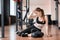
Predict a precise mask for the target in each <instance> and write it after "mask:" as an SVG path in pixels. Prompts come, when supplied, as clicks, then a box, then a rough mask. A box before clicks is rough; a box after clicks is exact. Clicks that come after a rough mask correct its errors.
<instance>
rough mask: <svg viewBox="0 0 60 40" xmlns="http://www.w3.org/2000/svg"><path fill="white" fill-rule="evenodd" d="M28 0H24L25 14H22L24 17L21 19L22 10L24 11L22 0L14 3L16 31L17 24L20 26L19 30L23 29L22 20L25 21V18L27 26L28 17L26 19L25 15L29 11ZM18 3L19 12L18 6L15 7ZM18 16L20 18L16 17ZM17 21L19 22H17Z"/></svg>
mask: <svg viewBox="0 0 60 40" xmlns="http://www.w3.org/2000/svg"><path fill="white" fill-rule="evenodd" d="M29 2H30V1H29V0H26V6H25V8H26V10H25V11H26V14H25V16H24V19H22V17H23V16H22V11H24V10H23V0H20V1H19V2H17V3H16V31H18V25H19V26H21V30H22V29H23V28H22V27H23V24H24V23H23V22H25V20H26V23H25V24H26V26H27V21H28V19H27V15H28V13H29V7H30V6H29V5H30V4H29ZM18 4H19V10H20V12H18V8H17V6H18ZM18 13H20V14H18ZM18 16H20V18H19V17H18ZM18 23H19V24H18Z"/></svg>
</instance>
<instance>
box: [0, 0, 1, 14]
mask: <svg viewBox="0 0 60 40" xmlns="http://www.w3.org/2000/svg"><path fill="white" fill-rule="evenodd" d="M0 14H1V0H0Z"/></svg>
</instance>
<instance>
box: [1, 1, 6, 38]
mask: <svg viewBox="0 0 60 40" xmlns="http://www.w3.org/2000/svg"><path fill="white" fill-rule="evenodd" d="M1 26H2V38H4V37H5V33H4V32H5V31H4V0H1Z"/></svg>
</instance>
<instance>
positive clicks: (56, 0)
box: [54, 0, 60, 29]
mask: <svg viewBox="0 0 60 40" xmlns="http://www.w3.org/2000/svg"><path fill="white" fill-rule="evenodd" d="M54 1H55V4H56V8H55V11H56V20H57V27H59V25H58V21H59V17H58V14H59V13H58V8H59V7H58V5H59V4H60V3H59V0H54ZM59 29H60V27H59Z"/></svg>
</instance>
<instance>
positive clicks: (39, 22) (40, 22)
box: [36, 17, 46, 24]
mask: <svg viewBox="0 0 60 40" xmlns="http://www.w3.org/2000/svg"><path fill="white" fill-rule="evenodd" d="M36 21H37V23H38V24H45V23H46V21H44V22H42V21H39V20H38V17H37V19H36Z"/></svg>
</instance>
